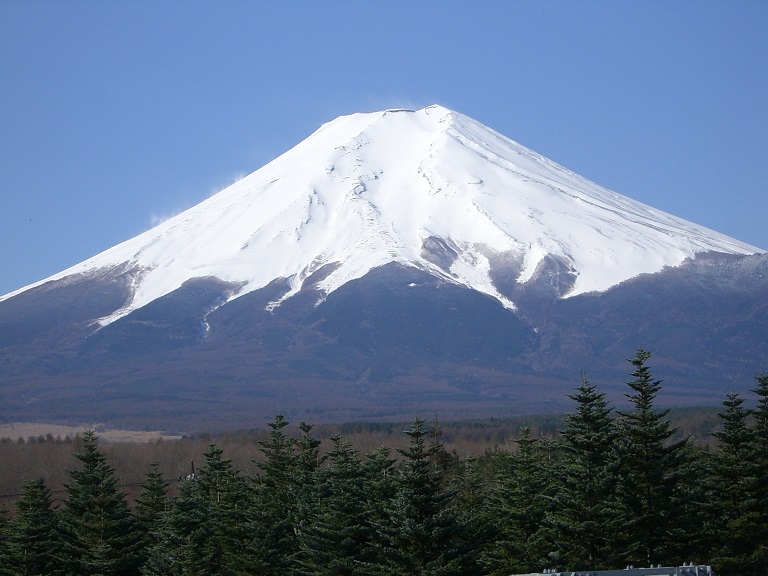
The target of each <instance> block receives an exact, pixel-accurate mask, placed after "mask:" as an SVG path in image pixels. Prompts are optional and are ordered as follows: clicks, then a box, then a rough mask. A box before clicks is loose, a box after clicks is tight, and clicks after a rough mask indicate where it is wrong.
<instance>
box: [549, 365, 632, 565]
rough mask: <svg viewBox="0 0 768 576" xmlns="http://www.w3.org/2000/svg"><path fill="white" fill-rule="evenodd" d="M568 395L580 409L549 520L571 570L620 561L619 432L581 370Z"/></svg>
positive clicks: (567, 435)
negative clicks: (617, 541) (578, 382)
mask: <svg viewBox="0 0 768 576" xmlns="http://www.w3.org/2000/svg"><path fill="white" fill-rule="evenodd" d="M569 398H571V400H573V401H574V402H576V412H575V413H572V414H568V415H567V417H566V426H565V429H564V430H563V431H562V435H561V438H562V443H561V445H562V450H563V468H562V470H561V471H560V473H559V474H557V475H556V476H555V477H556V478H557V479H558V484H557V495H556V497H555V505H554V507H553V509H552V511H551V513H550V515H549V517H548V521H549V522H550V523H551V524H552V525H553V527H554V529H555V532H556V537H555V543H556V546H557V548H558V555H559V558H560V560H561V562H562V563H563V565H565V566H566V567H568V569H570V570H577V569H597V568H610V567H612V566H614V565H616V563H617V557H616V556H617V553H616V549H615V547H616V544H615V542H614V535H615V534H616V531H617V529H618V526H616V519H617V518H618V517H619V513H618V508H619V502H618V498H617V495H616V477H617V467H618V457H617V453H616V442H617V439H618V431H617V428H616V425H615V422H614V420H613V416H612V414H611V412H612V409H611V408H609V406H608V403H607V402H606V400H605V394H603V393H601V392H599V391H598V389H597V388H596V387H595V386H594V385H592V384H590V383H589V382H588V381H587V380H586V378H585V377H584V376H583V375H582V384H581V386H579V387H578V388H576V393H575V394H572V395H569Z"/></svg>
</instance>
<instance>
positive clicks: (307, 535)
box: [297, 434, 375, 576]
mask: <svg viewBox="0 0 768 576" xmlns="http://www.w3.org/2000/svg"><path fill="white" fill-rule="evenodd" d="M331 442H332V444H333V448H332V450H331V451H330V452H329V453H328V459H327V461H328V462H330V467H328V468H324V469H323V470H322V473H321V475H320V482H319V496H320V502H321V503H322V504H321V506H320V508H319V510H318V511H317V513H316V515H315V517H314V519H313V521H312V523H311V524H310V525H308V526H306V527H305V528H304V529H303V530H302V532H301V535H300V538H299V544H300V551H299V553H298V555H297V573H298V574H302V575H307V576H310V575H311V576H368V575H370V574H372V573H373V571H375V567H374V566H373V560H374V552H373V549H372V544H371V537H372V532H373V528H372V526H371V524H370V521H369V517H368V514H367V507H366V504H367V494H366V483H365V471H364V469H363V467H362V464H361V462H360V459H359V457H358V455H357V453H356V452H355V451H354V449H353V448H352V446H351V444H350V443H349V442H347V441H345V440H343V439H342V438H341V436H339V435H338V434H337V435H334V436H333V437H332V438H331Z"/></svg>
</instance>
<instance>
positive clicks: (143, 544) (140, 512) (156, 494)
mask: <svg viewBox="0 0 768 576" xmlns="http://www.w3.org/2000/svg"><path fill="white" fill-rule="evenodd" d="M168 485H169V483H168V482H166V480H165V479H164V478H163V474H162V472H160V470H159V469H158V463H157V462H153V463H152V470H151V471H150V472H149V473H147V480H146V482H145V483H144V484H143V485H142V492H141V495H140V496H139V498H138V499H137V500H136V507H135V508H134V515H135V517H136V529H137V532H138V536H139V552H140V553H141V555H142V560H144V559H146V554H147V552H148V550H149V548H150V547H151V546H152V545H153V544H154V541H155V535H156V533H157V532H159V530H160V527H161V525H162V522H163V517H164V515H165V513H166V512H167V511H168V509H169V507H170V502H169V500H168V497H167V492H168Z"/></svg>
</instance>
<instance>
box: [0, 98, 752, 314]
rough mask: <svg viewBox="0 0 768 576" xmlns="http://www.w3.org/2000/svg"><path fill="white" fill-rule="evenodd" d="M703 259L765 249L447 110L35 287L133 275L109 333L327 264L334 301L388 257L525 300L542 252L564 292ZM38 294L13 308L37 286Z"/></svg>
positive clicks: (403, 119)
mask: <svg viewBox="0 0 768 576" xmlns="http://www.w3.org/2000/svg"><path fill="white" fill-rule="evenodd" d="M701 252H722V253H728V254H754V253H758V252H761V250H759V249H758V248H755V247H753V246H750V245H747V244H745V243H742V242H739V241H737V240H734V239H733V238H729V237H727V236H724V235H722V234H719V233H717V232H714V231H712V230H709V229H707V228H704V227H702V226H698V225H696V224H693V223H691V222H687V221H685V220H683V219H680V218H676V217H674V216H671V215H669V214H667V213H665V212H662V211H660V210H656V209H654V208H651V207H649V206H646V205H644V204H641V203H640V202H636V201H634V200H631V199H630V198H627V197H625V196H622V195H620V194H617V193H616V192H612V191H610V190H607V189H605V188H603V187H601V186H598V185H597V184H595V183H593V182H590V181H589V180H587V179H585V178H582V177H580V176H579V175H577V174H574V173H573V172H570V171H569V170H567V169H565V168H563V167H562V166H559V165H558V164H556V163H554V162H552V161H550V160H548V159H547V158H544V157H542V156H540V155H539V154H536V153H535V152H533V151H531V150H529V149H528V148H525V147H524V146H521V145H520V144H518V143H517V142H514V141H512V140H510V139H508V138H506V137H504V136H502V135H501V134H499V133H497V132H495V131H493V130H491V129H490V128H487V127H486V126H484V125H482V124H480V123H479V122H476V121H474V120H472V119H471V118H468V117H467V116H464V115H462V114H459V113H456V112H453V111H451V110H447V109H446V108H443V107H441V106H429V107H427V108H424V109H423V110H418V111H411V110H386V111H382V112H374V113H366V114H353V115H351V116H342V117H340V118H337V119H336V120H333V121H332V122H329V123H327V124H325V125H323V126H322V127H320V129H318V130H317V131H316V132H315V133H314V134H312V135H311V136H309V137H308V138H307V139H306V140H304V141H303V142H301V143H300V144H298V145H297V146H296V147H294V148H293V149H291V150H289V151H288V152H286V153H284V154H283V155H282V156H280V157H279V158H277V159H275V160H274V161H272V162H270V163H269V164H267V165H266V166H264V167H262V168H260V169H259V170H257V171H255V172H253V173H252V174H250V175H249V176H246V177H245V178H243V179H242V180H240V181H238V182H236V183H235V184H233V185H231V186H229V187H228V188H226V189H225V190H222V191H221V192H219V193H217V194H215V195H214V196H212V197H210V198H209V199H207V200H205V201H204V202H202V203H200V204H198V205H197V206H194V207H193V208H190V209H189V210H187V211H185V212H183V213H181V214H179V215H178V216H176V217H174V218H172V219H169V220H167V221H165V222H163V223H162V224H160V225H158V226H156V227H154V228H152V229H151V230H149V231H147V232H145V233H143V234H141V235H139V236H137V237H135V238H133V239H131V240H128V241H126V242H123V243H122V244H119V245H117V246H115V247H113V248H111V249H109V250H107V251H105V252H103V253H101V254H99V255H97V256H94V257H93V258H91V259H89V260H86V261H85V262H82V263H80V264H77V265H76V266H73V267H71V268H69V269H67V270H65V271H63V272H60V273H59V274H56V275H55V276H52V277H50V278H47V279H46V280H43V281H41V282H39V283H37V284H35V285H33V286H36V285H40V284H43V283H44V282H48V281H51V280H59V279H63V278H66V277H67V276H70V275H75V274H84V273H85V274H88V273H91V272H94V271H98V270H100V269H105V268H114V267H115V266H125V267H126V269H129V270H133V271H134V293H133V297H132V299H131V300H130V301H129V302H128V304H127V305H126V306H124V307H123V308H121V309H120V310H118V311H116V312H115V313H114V314H112V315H110V316H109V317H106V318H102V319H101V323H102V324H109V323H110V322H112V321H114V320H116V319H118V318H121V317H123V316H125V315H126V314H128V313H130V312H131V311H133V310H136V309H138V308H141V307H142V306H144V305H145V304H148V303H149V302H152V301H153V300H155V299H157V298H159V297H161V296H164V295H166V294H168V293H170V292H172V291H174V290H175V289H177V288H179V287H180V286H181V285H182V284H183V283H184V282H186V281H187V280H190V279H193V278H202V277H216V278H219V279H222V280H225V281H227V282H231V283H232V285H233V286H234V287H235V288H233V290H232V292H231V293H230V295H229V297H230V299H234V298H237V297H238V296H242V295H243V294H246V293H248V292H251V291H253V290H256V289H259V288H262V287H264V286H266V285H267V284H269V283H270V282H271V281H273V280H275V279H280V278H285V279H287V280H288V282H289V284H290V290H289V292H287V293H286V294H285V295H284V296H283V297H282V299H281V300H279V301H275V302H272V303H271V304H270V306H273V307H274V306H279V305H280V302H281V301H282V300H284V299H285V298H289V297H291V296H292V295H293V294H295V293H296V292H298V291H299V290H300V289H301V288H302V285H303V283H304V281H305V280H306V279H307V278H308V277H309V276H310V275H311V274H312V273H313V272H316V271H317V270H319V269H320V268H321V267H323V266H328V268H327V270H331V269H332V272H330V273H329V274H327V275H326V276H325V277H324V278H323V280H322V281H321V282H320V283H319V284H318V287H319V288H320V289H321V291H323V292H325V293H326V294H327V293H330V292H332V291H333V290H335V289H336V288H338V287H340V286H342V285H343V284H345V283H346V282H348V281H350V280H353V279H356V278H360V277H362V276H363V275H365V274H366V273H367V272H369V271H370V270H372V269H374V268H376V267H379V266H382V265H384V264H387V263H390V262H397V263H400V264H404V265H407V266H414V267H417V268H420V269H422V270H425V271H427V272H429V273H431V274H433V275H437V276H439V277H441V278H443V279H445V280H447V281H450V282H453V283H456V284H459V285H463V286H466V287H469V288H472V289H474V290H477V291H480V292H483V293H485V294H488V295H490V296H492V297H494V298H496V299H498V300H499V301H501V302H502V303H503V304H504V305H505V306H506V307H508V308H514V307H515V303H514V302H513V301H511V300H510V298H509V297H508V296H505V295H504V294H502V292H501V291H500V290H499V288H498V285H497V283H496V282H495V281H494V274H493V269H494V265H495V264H496V263H498V262H505V263H506V265H507V266H509V263H510V262H512V263H515V266H514V273H515V275H516V282H517V283H520V284H524V283H526V282H527V281H529V280H531V279H532V278H534V277H535V275H536V274H537V270H538V269H539V267H540V266H541V265H542V262H544V261H545V259H548V260H549V261H553V260H554V261H557V262H559V263H560V265H561V267H562V268H563V269H564V270H567V273H568V275H569V276H570V277H571V278H572V281H571V282H570V284H569V288H568V290H566V291H565V292H564V293H563V294H561V295H562V296H566V297H567V296H573V295H577V294H582V293H585V292H593V291H604V290H606V289H608V288H610V287H612V286H614V285H616V284H618V283H620V282H622V281H624V280H627V279H629V278H632V277H634V276H637V275H639V274H643V273H654V272H658V271H660V270H661V269H662V268H664V267H667V266H677V265H679V264H681V263H682V262H683V261H684V260H685V259H687V258H691V257H694V256H695V255H696V254H697V253H701ZM31 287H32V286H28V287H26V288H23V289H21V290H18V291H16V292H14V293H11V294H9V295H6V296H5V297H3V298H0V300H4V299H7V298H9V297H11V296H13V295H16V294H19V293H21V292H24V291H25V290H27V289H29V288H31Z"/></svg>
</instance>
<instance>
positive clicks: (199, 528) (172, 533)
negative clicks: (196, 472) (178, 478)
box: [142, 480, 219, 576]
mask: <svg viewBox="0 0 768 576" xmlns="http://www.w3.org/2000/svg"><path fill="white" fill-rule="evenodd" d="M155 538H156V542H155V545H154V546H152V547H151V548H150V549H149V553H148V557H147V560H146V562H145V564H144V566H143V567H142V574H145V575H147V576H150V575H151V576H193V575H197V574H206V575H207V574H217V572H216V570H217V568H218V566H219V564H218V563H217V559H218V551H217V550H215V549H213V548H212V547H211V542H212V540H213V529H212V527H211V524H210V523H209V522H208V506H207V505H206V502H205V499H204V498H203V495H202V491H201V490H200V486H199V484H198V483H197V482H196V481H194V480H189V481H185V482H182V483H181V485H180V486H179V492H178V495H177V497H176V499H175V501H174V505H173V508H172V509H171V510H170V511H169V512H167V513H166V514H165V517H164V520H163V522H162V524H161V526H160V528H159V530H158V531H157V532H156V533H155Z"/></svg>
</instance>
